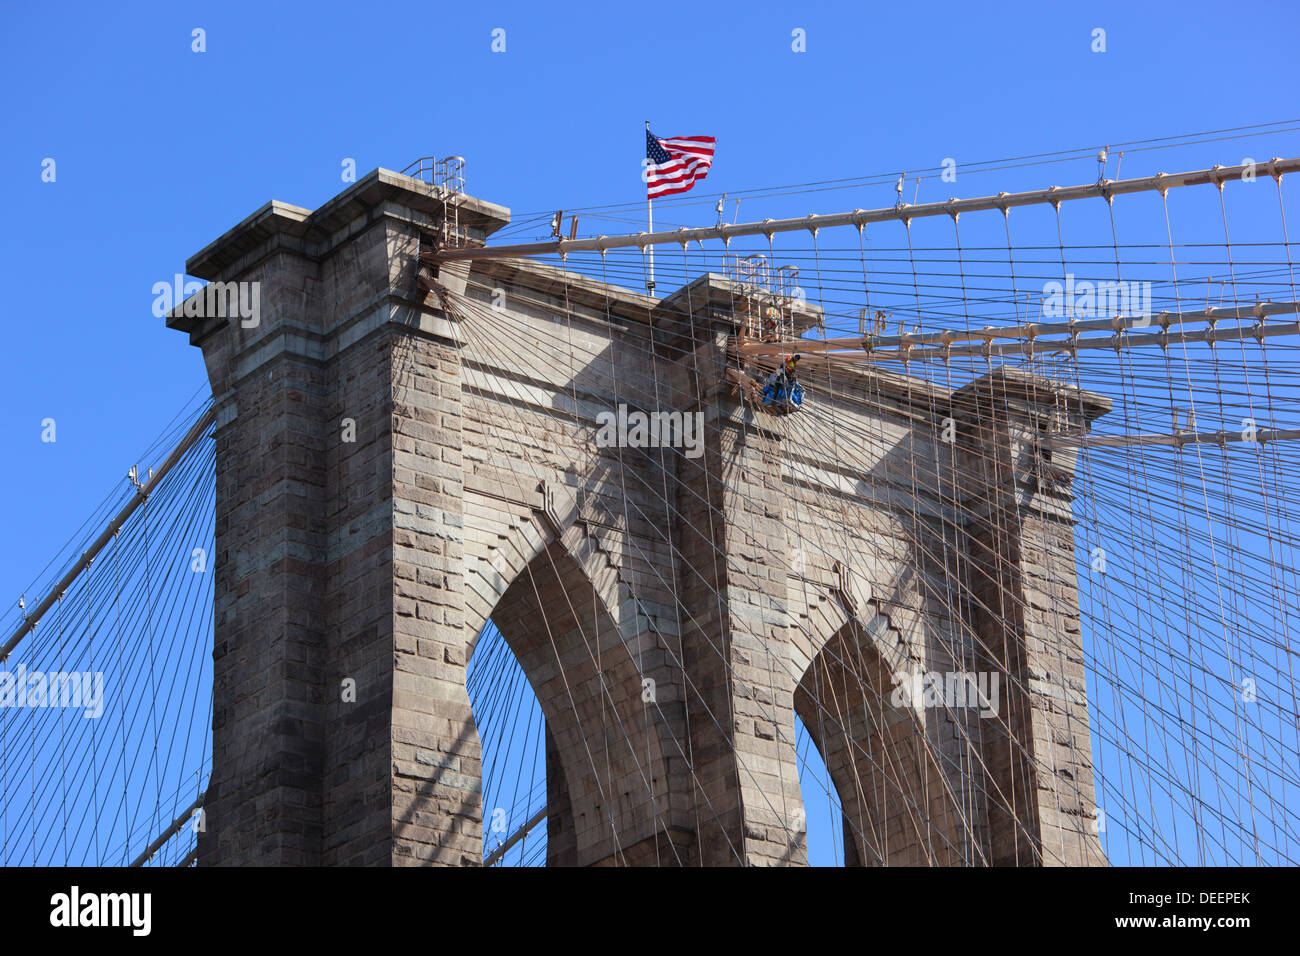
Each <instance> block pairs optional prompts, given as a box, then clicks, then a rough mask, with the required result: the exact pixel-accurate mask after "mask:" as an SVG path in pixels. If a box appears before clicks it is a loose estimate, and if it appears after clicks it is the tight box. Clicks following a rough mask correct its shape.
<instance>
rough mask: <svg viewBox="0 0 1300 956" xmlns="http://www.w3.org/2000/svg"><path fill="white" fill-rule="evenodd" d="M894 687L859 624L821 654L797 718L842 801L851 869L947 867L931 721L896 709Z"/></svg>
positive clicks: (950, 827)
mask: <svg viewBox="0 0 1300 956" xmlns="http://www.w3.org/2000/svg"><path fill="white" fill-rule="evenodd" d="M895 688H896V683H895V682H894V680H893V679H892V674H891V672H890V669H889V667H888V665H887V664H886V663H885V661H884V660H883V658H882V656H881V653H880V651H879V649H878V648H877V646H876V644H875V641H874V639H873V638H872V637H871V635H870V634H869V632H868V629H867V628H865V627H863V626H862V625H861V624H860V623H859V622H858V621H857V620H856V619H854V620H850V621H849V622H847V623H846V624H844V625H843V626H842V627H841V628H840V629H839V630H838V631H837V632H836V633H835V634H834V635H833V636H832V637H831V639H830V640H828V641H827V642H826V643H825V645H824V646H823V647H822V648H821V649H820V650H819V651H818V652H817V654H816V655H815V657H814V658H813V661H812V663H811V664H810V665H809V666H808V669H807V671H805V673H804V675H803V677H802V679H801V680H800V682H799V686H798V687H797V688H796V690H795V713H796V715H797V717H798V718H799V720H800V721H801V722H802V725H803V727H804V728H805V729H806V731H807V733H808V737H809V740H810V741H811V743H812V744H813V746H814V747H815V748H816V749H817V751H818V753H819V754H820V756H821V758H822V760H823V761H824V763H825V766H826V772H827V775H828V777H829V779H830V781H831V782H832V783H833V784H834V789H835V792H836V794H837V795H838V798H839V802H838V806H839V809H840V814H841V818H840V824H841V826H842V829H843V860H844V864H845V865H846V866H897V865H903V866H927V865H945V864H948V863H951V862H953V861H954V857H955V856H956V855H957V854H959V852H960V841H959V840H958V839H957V836H956V832H955V830H956V828H955V825H954V824H955V821H954V820H953V815H952V813H951V812H950V798H949V795H948V794H947V792H946V789H945V785H944V781H943V776H942V774H941V773H940V772H939V759H938V757H937V755H936V753H935V750H934V745H933V743H932V741H931V739H930V737H929V736H927V733H926V727H925V720H926V715H923V714H921V713H919V712H918V711H916V710H915V709H913V708H912V707H909V706H906V704H901V705H900V702H899V701H898V699H897V695H896V693H895ZM930 719H936V718H935V717H933V716H932V717H931V718H930ZM809 799H816V798H815V795H806V801H805V802H808V800H809Z"/></svg>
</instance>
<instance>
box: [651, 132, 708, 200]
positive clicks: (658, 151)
mask: <svg viewBox="0 0 1300 956" xmlns="http://www.w3.org/2000/svg"><path fill="white" fill-rule="evenodd" d="M717 143H718V141H717V140H716V139H714V138H713V137H712V136H676V137H673V138H672V139H660V138H659V137H658V136H655V134H654V133H652V132H650V131H649V130H646V131H645V156H646V159H648V160H649V162H648V163H646V173H645V181H646V198H647V199H654V198H655V197H656V196H671V195H672V194H673V193H684V192H686V190H688V189H690V188H691V187H692V186H694V185H695V181H696V180H697V179H703V178H704V177H705V176H707V175H708V174H709V167H710V166H712V165H713V149H714V147H715V146H717Z"/></svg>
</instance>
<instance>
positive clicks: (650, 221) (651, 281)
mask: <svg viewBox="0 0 1300 956" xmlns="http://www.w3.org/2000/svg"><path fill="white" fill-rule="evenodd" d="M645 131H646V133H647V134H648V133H649V132H650V121H649V120H646V121H645ZM645 227H646V232H647V233H653V232H654V231H655V218H654V205H653V201H652V200H651V199H650V186H649V184H648V183H647V184H646V197H645ZM646 251H647V252H648V253H649V254H650V277H649V278H648V279H646V282H645V290H646V291H647V292H654V290H655V247H654V246H649V247H647V249H646Z"/></svg>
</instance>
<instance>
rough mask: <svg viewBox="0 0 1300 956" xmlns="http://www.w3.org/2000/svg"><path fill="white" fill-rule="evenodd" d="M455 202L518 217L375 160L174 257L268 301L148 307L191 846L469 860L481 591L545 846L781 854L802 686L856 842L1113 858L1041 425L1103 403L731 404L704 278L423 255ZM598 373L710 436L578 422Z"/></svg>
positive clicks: (999, 388)
mask: <svg viewBox="0 0 1300 956" xmlns="http://www.w3.org/2000/svg"><path fill="white" fill-rule="evenodd" d="M453 207H454V208H453ZM451 212H454V217H453V216H452V215H451ZM449 221H454V223H455V231H456V232H457V233H458V234H459V239H460V241H461V242H462V243H469V244H483V243H485V241H486V240H487V238H488V236H490V235H491V234H492V233H493V232H494V231H496V230H498V229H500V228H501V227H502V226H504V225H505V224H506V223H507V222H508V221H509V213H508V210H506V209H505V208H503V207H501V206H497V205H493V204H492V203H488V202H483V201H481V200H477V199H474V198H471V197H469V196H466V195H463V194H457V195H449V194H447V193H446V192H445V191H444V190H440V189H438V188H436V187H434V186H432V185H430V184H428V183H425V182H423V181H421V180H417V179H412V178H408V177H406V176H402V175H399V174H396V173H392V172H389V171H387V170H382V169H381V170H376V171H375V172H372V173H371V174H370V175H368V176H366V177H365V178H364V179H362V180H360V181H359V182H357V183H355V184H353V185H351V186H350V187H349V188H347V189H346V190H344V191H343V192H342V193H341V194H339V195H338V196H336V197H335V198H333V199H332V200H330V201H329V202H327V203H326V204H325V205H323V206H322V207H320V208H319V209H316V210H314V211H309V210H306V209H301V208H298V207H294V206H289V205H286V204H283V203H278V202H272V203H269V204H267V205H266V206H264V207H262V208H261V209H259V210H258V211H257V212H255V213H254V214H253V215H251V216H249V217H248V218H247V219H245V220H244V221H243V222H241V223H239V224H238V225H237V226H235V227H234V228H233V229H231V230H230V231H229V232H227V233H226V234H225V235H223V236H221V237H220V238H219V239H217V240H216V241H215V242H213V243H212V244H210V245H209V246H208V247H206V248H205V249H203V250H202V251H201V252H199V253H198V254H196V255H195V256H194V257H193V258H191V259H190V260H189V262H188V263H187V269H188V271H189V272H190V274H192V275H194V276H197V277H200V278H203V279H208V280H213V281H226V282H257V283H260V285H259V287H258V288H259V290H260V314H259V316H258V320H257V322H256V324H255V325H254V324H252V323H251V322H248V321H240V320H238V319H235V320H231V319H228V318H222V317H219V316H210V317H202V316H195V315H190V316H188V317H187V316H186V315H185V314H184V313H185V310H184V309H183V308H178V309H177V310H176V312H175V313H174V314H173V315H172V316H170V317H169V319H168V324H169V326H171V327H172V328H175V329H179V330H182V331H185V332H187V333H188V334H189V336H190V341H191V343H192V344H193V345H195V346H198V347H199V348H200V349H202V352H203V356H204V360H205V362H206V366H207V370H208V375H209V378H210V380H211V385H212V391H213V395H214V397H215V402H216V409H217V420H216V442H217V502H216V509H217V511H216V515H217V523H216V534H217V555H216V575H217V578H216V607H215V615H216V621H215V633H216V638H215V647H214V648H213V657H214V675H215V678H214V679H215V689H214V711H213V714H214V716H213V765H212V776H211V784H210V786H209V789H208V792H207V799H206V805H205V809H206V818H207V831H206V832H205V833H204V834H202V835H201V836H200V840H199V856H198V859H199V863H200V864H201V865H214V864H239V863H244V864H309V865H310V864H326V865H337V864H371V865H390V864H392V865H396V864H403V865H428V864H450V865H474V864H477V863H478V862H479V861H480V860H481V859H482V830H483V813H482V805H481V803H482V801H481V796H480V767H481V755H480V745H479V738H478V733H477V730H476V727H475V721H474V714H473V712H472V709H471V706H470V700H469V698H468V696H467V693H466V687H465V675H466V664H467V662H468V660H469V658H470V656H471V655H472V654H473V653H474V644H475V640H476V638H477V637H478V635H479V633H480V631H481V629H482V628H483V626H484V624H485V622H486V621H487V620H488V619H489V617H491V618H492V619H493V620H494V621H495V622H496V623H497V625H498V626H499V628H500V630H501V632H502V634H503V636H504V637H505V639H506V641H507V642H508V644H509V646H510V647H511V649H512V650H513V652H514V654H515V655H516V657H517V658H518V660H519V662H520V664H521V666H522V668H523V671H524V672H525V674H526V675H527V677H528V680H529V681H530V683H531V685H532V687H533V689H534V690H535V691H536V693H537V696H538V698H539V701H540V704H541V708H542V712H543V714H544V715H545V718H546V723H547V765H546V775H547V793H548V820H547V826H548V855H549V861H550V862H551V863H553V864H572V865H589V864H607V865H625V864H626V865H643V864H661V865H714V864H803V863H805V861H806V850H805V846H804V839H803V834H802V831H803V826H802V819H803V811H802V803H801V798H800V789H799V781H798V775H797V770H796V759H795V751H794V747H793V741H794V736H795V715H796V714H798V715H800V717H801V719H802V720H803V722H804V724H805V726H806V727H807V728H808V730H809V732H810V733H811V734H812V736H813V738H814V740H815V741H816V743H817V745H818V747H819V748H820V750H821V752H822V755H823V757H824V759H825V761H826V764H827V767H828V769H829V771H830V774H831V777H832V779H833V781H834V784H835V787H836V789H837V791H838V794H839V797H840V800H841V802H842V805H843V808H844V831H845V847H846V857H847V858H848V860H849V862H854V863H859V864H863V865H877V864H917V865H925V864H970V865H980V864H1054V863H1065V864H1082V863H1099V862H1104V860H1103V859H1102V855H1101V851H1100V847H1099V844H1098V842H1097V839H1096V837H1095V836H1094V835H1093V830H1094V827H1093V821H1094V819H1095V816H1094V814H1095V811H1094V796H1093V780H1092V770H1091V759H1092V758H1091V741H1090V736H1089V729H1088V708H1087V701H1086V696H1085V687H1084V667H1083V659H1082V650H1081V635H1080V623H1079V613H1078V606H1077V604H1078V600H1077V593H1076V583H1075V571H1074V566H1075V559H1074V538H1073V529H1072V523H1071V518H1070V492H1069V475H1070V471H1071V462H1069V461H1067V460H1063V459H1062V458H1061V454H1060V453H1059V452H1058V453H1057V459H1056V460H1055V461H1048V460H1047V458H1048V455H1049V453H1045V452H1043V451H1042V448H1043V443H1042V441H1041V439H1042V437H1043V435H1044V434H1046V433H1047V432H1048V431H1049V430H1051V429H1055V428H1059V427H1061V426H1062V425H1066V426H1069V427H1073V428H1075V429H1081V428H1085V427H1086V426H1087V423H1088V422H1090V421H1091V420H1092V419H1093V418H1095V417H1096V416H1098V415H1100V414H1102V413H1104V411H1105V410H1106V408H1107V405H1106V403H1105V402H1104V400H1102V399H1101V398H1100V397H1098V396H1095V395H1091V394H1088V393H1083V392H1078V391H1074V390H1070V389H1065V388H1062V387H1060V386H1057V385H1055V384H1053V383H1050V382H1046V381H1043V380H1040V379H1034V378H1031V377H1029V376H1025V375H1022V374H1016V373H1013V372H1011V371H1009V370H1005V369H1004V370H995V371H993V372H992V373H990V374H989V375H987V376H985V377H983V378H980V379H978V380H976V381H974V382H973V383H971V384H969V385H967V386H966V387H964V388H961V389H959V390H957V391H955V392H953V391H948V390H946V389H942V388H938V387H935V386H933V385H930V384H927V383H925V382H923V381H921V380H919V379H911V378H907V377H903V376H898V375H889V374H886V373H883V372H881V373H875V372H871V371H869V370H864V371H863V372H836V373H835V375H834V376H833V377H831V376H830V373H829V372H828V371H825V370H823V371H821V372H818V371H816V370H815V369H814V370H811V371H809V372H808V373H806V376H807V378H808V380H809V381H810V382H812V380H814V379H815V378H816V376H817V375H819V374H820V375H822V376H824V377H826V381H825V384H827V385H828V386H830V387H829V389H828V391H827V397H824V398H823V397H821V396H820V395H819V397H818V398H817V399H816V400H815V403H814V404H815V408H810V409H808V410H807V411H806V412H801V413H799V414H798V415H795V416H789V417H787V418H774V417H772V416H768V415H763V414H757V413H756V412H755V410H754V409H753V408H752V407H750V406H749V405H747V404H746V403H744V402H743V401H741V400H740V398H739V397H738V395H737V392H736V390H735V389H734V388H733V387H732V385H731V380H732V378H733V377H734V372H729V366H732V365H734V362H733V361H732V360H731V359H729V356H728V350H727V345H728V340H729V336H731V335H733V334H734V333H735V332H736V318H735V317H736V315H737V314H738V306H739V305H740V304H742V303H740V302H739V299H743V297H744V292H743V290H741V291H740V292H738V291H737V289H736V288H735V287H734V286H733V285H732V284H731V283H730V282H728V281H726V280H725V279H724V278H723V277H721V276H718V275H714V274H706V275H703V276H700V277H699V278H697V279H695V280H694V281H692V282H690V283H689V284H688V285H686V286H685V287H683V288H682V289H679V290H677V291H676V292H674V293H672V294H671V295H669V296H668V297H667V298H665V299H663V300H658V299H653V298H649V297H647V296H645V295H642V294H639V293H636V292H631V291H628V290H627V289H623V288H618V287H616V286H613V285H606V284H602V283H600V282H596V281H593V280H592V279H590V278H586V277H582V276H579V275H576V274H572V273H566V272H562V271H559V270H557V269H555V268H552V267H549V266H546V265H542V264H539V263H536V262H533V261H525V260H473V262H472V266H471V263H470V262H469V261H464V262H461V263H459V264H457V265H455V266H452V265H448V264H444V265H441V266H440V265H439V264H438V262H437V259H436V255H433V256H430V255H429V252H430V251H431V250H434V249H436V243H437V242H438V241H439V239H440V237H443V236H445V235H446V234H447V233H448V229H447V224H448V222H449ZM422 252H424V253H425V255H423V256H422V255H421V253H422ZM810 308H811V307H810ZM190 311H194V310H190ZM485 317H486V318H485ZM487 318H490V319H491V321H487V320H486V319H487ZM503 329H505V330H509V335H503V334H502V330H503ZM812 384H816V383H815V382H812ZM619 406H626V407H627V408H630V409H640V410H662V409H671V410H677V411H681V412H683V413H686V414H692V415H693V414H695V413H699V414H700V415H701V416H702V420H703V422H704V428H703V435H702V436H701V442H700V443H699V444H698V446H697V447H696V448H695V449H694V450H693V452H692V453H691V454H689V455H688V454H686V453H684V451H683V450H682V449H654V448H647V449H635V448H618V447H609V448H605V447H599V445H598V444H597V443H596V442H594V441H593V435H594V434H595V433H596V430H597V425H598V421H599V418H598V416H600V415H601V413H603V412H610V411H614V410H616V409H618V408H619ZM945 427H946V428H947V430H946V431H945ZM1049 475H1050V476H1054V477H1052V478H1051V479H1050V480H1049V477H1048V476H1049ZM958 671H965V672H970V673H979V672H984V673H987V672H990V671H998V672H1000V673H1001V674H1002V675H1003V678H1004V679H1003V681H1002V683H1001V686H1000V688H999V689H997V691H996V692H995V693H994V694H993V695H992V696H993V697H994V699H993V700H992V701H989V702H986V703H988V704H989V706H988V707H987V708H986V709H987V710H991V711H995V712H996V713H994V714H991V715H989V716H984V717H982V716H980V714H981V710H980V709H979V708H956V709H954V708H952V707H945V706H938V707H931V706H923V703H922V701H921V700H919V699H917V700H913V699H912V698H911V697H906V698H905V699H904V700H903V701H902V703H901V704H900V703H899V698H898V688H899V687H900V686H908V685H907V675H919V674H928V673H940V674H952V673H955V672H958ZM912 686H915V685H912ZM917 696H918V697H919V695H917Z"/></svg>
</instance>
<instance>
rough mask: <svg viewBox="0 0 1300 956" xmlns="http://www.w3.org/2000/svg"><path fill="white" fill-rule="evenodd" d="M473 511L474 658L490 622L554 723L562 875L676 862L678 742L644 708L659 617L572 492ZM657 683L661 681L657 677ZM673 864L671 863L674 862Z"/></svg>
mask: <svg viewBox="0 0 1300 956" xmlns="http://www.w3.org/2000/svg"><path fill="white" fill-rule="evenodd" d="M535 491H536V498H535V499H534V500H533V501H531V502H530V503H527V504H525V503H521V502H518V501H515V502H504V501H502V500H500V499H495V500H493V501H491V503H490V504H489V503H483V505H482V506H481V507H479V506H476V504H475V502H474V501H473V500H472V499H473V496H472V495H467V498H466V536H465V538H466V549H465V582H466V588H465V594H466V624H467V627H466V632H465V633H466V635H467V647H466V653H467V655H469V654H472V653H473V648H474V642H475V641H476V640H477V636H478V634H479V633H480V632H481V630H482V628H483V625H485V624H486V622H487V620H488V619H489V617H490V618H491V619H492V620H493V621H494V622H495V623H496V625H497V627H498V629H499V630H500V632H501V634H502V637H503V638H504V639H505V641H506V643H507V645H508V646H509V647H510V649H511V651H512V652H513V653H514V655H515V657H516V659H517V660H518V662H519V664H520V667H521V669H522V670H523V672H524V675H525V676H526V678H527V679H528V682H529V684H530V686H531V687H532V689H533V691H534V692H535V693H536V694H537V698H538V701H539V704H540V706H541V710H542V713H543V715H544V717H545V719H546V749H547V770H546V772H547V791H548V838H549V846H548V862H549V863H550V864H552V865H590V864H602V863H605V864H615V865H619V864H630V863H643V862H656V859H657V858H658V861H659V862H674V861H675V860H676V859H677V858H678V854H676V853H674V852H673V850H672V849H671V848H670V847H668V846H667V844H666V843H665V841H669V842H671V843H673V844H674V845H679V844H684V843H685V842H686V841H684V840H683V839H681V834H680V833H679V832H678V831H677V830H675V829H674V827H673V826H672V825H671V823H670V822H669V820H670V810H671V807H670V803H671V801H670V800H669V791H668V777H669V774H670V772H679V768H676V767H670V766H669V759H670V752H671V734H670V733H669V728H668V727H667V726H666V723H665V721H664V720H663V719H662V717H661V715H660V714H659V713H658V712H657V710H656V708H654V707H651V706H647V701H645V700H643V687H644V684H643V682H644V681H645V680H646V677H647V673H648V671H649V669H648V668H646V667H644V666H643V662H639V661H638V660H637V659H636V657H635V656H634V655H635V654H636V652H637V651H638V650H642V649H644V645H645V644H646V643H647V642H653V641H654V640H655V635H654V634H653V633H652V632H651V631H650V630H648V624H649V621H648V618H647V616H646V615H644V614H641V613H640V610H639V608H638V606H637V603H636V602H635V601H634V600H633V599H632V596H631V593H630V589H629V588H628V586H627V584H626V582H624V581H623V580H622V579H621V576H620V574H619V572H618V571H617V569H616V566H615V565H614V564H613V562H611V561H610V560H609V558H608V555H607V554H606V553H605V550H604V548H603V546H602V545H601V543H600V539H599V538H598V537H597V535H596V534H595V533H594V532H593V531H592V530H591V529H590V527H589V526H588V524H587V522H585V521H583V520H581V519H580V518H579V515H578V506H577V502H576V501H575V499H574V497H573V496H572V495H571V494H570V493H568V492H567V490H566V489H564V488H563V487H557V486H556V485H553V484H548V483H546V482H541V483H540V484H538V485H537V486H536V489H535ZM652 679H653V678H652ZM664 856H667V857H668V859H666V860H665V859H662V857H664Z"/></svg>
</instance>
